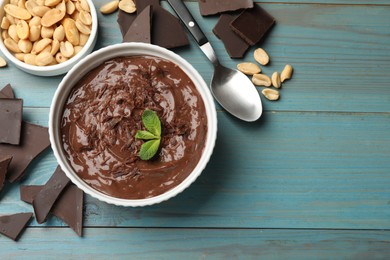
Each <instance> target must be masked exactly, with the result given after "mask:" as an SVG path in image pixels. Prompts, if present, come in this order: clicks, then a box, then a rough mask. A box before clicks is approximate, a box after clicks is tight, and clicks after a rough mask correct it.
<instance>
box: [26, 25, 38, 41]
mask: <svg viewBox="0 0 390 260" xmlns="http://www.w3.org/2000/svg"><path fill="white" fill-rule="evenodd" d="M39 37H41V26H40V25H39V26H36V25H33V26H31V28H30V37H29V40H30V41H32V42H35V41H37V40H39Z"/></svg>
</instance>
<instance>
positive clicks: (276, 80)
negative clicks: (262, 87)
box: [271, 71, 281, 88]
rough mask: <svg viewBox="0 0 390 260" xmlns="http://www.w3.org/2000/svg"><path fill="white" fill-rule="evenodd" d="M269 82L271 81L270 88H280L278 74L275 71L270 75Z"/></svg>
mask: <svg viewBox="0 0 390 260" xmlns="http://www.w3.org/2000/svg"><path fill="white" fill-rule="evenodd" d="M271 81H272V86H274V87H275V88H280V86H281V81H280V76H279V72H277V71H275V72H274V73H273V74H272V77H271Z"/></svg>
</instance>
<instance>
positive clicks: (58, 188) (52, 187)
mask: <svg viewBox="0 0 390 260" xmlns="http://www.w3.org/2000/svg"><path fill="white" fill-rule="evenodd" d="M69 183H70V180H69V178H68V177H67V176H66V175H65V173H64V172H63V171H62V170H61V167H60V166H57V169H56V170H55V172H54V174H53V175H52V176H51V177H50V179H49V180H48V181H47V183H46V184H45V186H44V187H43V188H42V190H41V191H40V192H39V193H38V194H37V196H35V198H34V201H33V207H34V213H35V218H36V219H37V222H38V223H39V224H42V223H43V222H45V220H46V217H47V215H48V214H49V212H50V209H51V208H52V207H53V205H54V203H55V202H56V200H57V199H58V197H59V196H60V194H61V192H62V191H63V190H64V189H65V187H66V186H67V185H68V184H69Z"/></svg>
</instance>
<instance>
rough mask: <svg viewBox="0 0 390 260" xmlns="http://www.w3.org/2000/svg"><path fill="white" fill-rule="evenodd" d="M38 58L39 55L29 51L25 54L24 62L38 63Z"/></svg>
mask: <svg viewBox="0 0 390 260" xmlns="http://www.w3.org/2000/svg"><path fill="white" fill-rule="evenodd" d="M36 59H37V55H35V54H31V53H28V54H26V55H24V62H25V63H27V64H30V65H37V62H36Z"/></svg>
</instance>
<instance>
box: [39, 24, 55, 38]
mask: <svg viewBox="0 0 390 260" xmlns="http://www.w3.org/2000/svg"><path fill="white" fill-rule="evenodd" d="M53 34H54V29H53V26H52V27H42V29H41V37H42V38H52V37H53Z"/></svg>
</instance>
